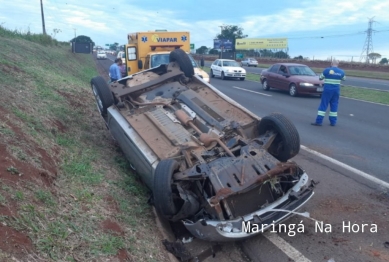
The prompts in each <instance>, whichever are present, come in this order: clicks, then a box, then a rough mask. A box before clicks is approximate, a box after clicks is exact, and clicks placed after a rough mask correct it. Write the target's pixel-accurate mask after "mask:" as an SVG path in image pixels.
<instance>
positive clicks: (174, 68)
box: [91, 49, 314, 241]
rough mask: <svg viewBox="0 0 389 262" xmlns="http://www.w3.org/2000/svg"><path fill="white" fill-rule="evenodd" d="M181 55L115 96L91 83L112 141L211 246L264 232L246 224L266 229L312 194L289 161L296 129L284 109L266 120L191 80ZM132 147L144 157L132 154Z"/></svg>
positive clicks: (114, 87)
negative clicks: (283, 112) (256, 230)
mask: <svg viewBox="0 0 389 262" xmlns="http://www.w3.org/2000/svg"><path fill="white" fill-rule="evenodd" d="M180 51H181V50H179V49H178V50H175V51H173V52H172V53H171V59H170V61H171V62H170V63H169V64H167V65H161V66H159V67H157V68H152V69H150V70H146V71H143V72H140V73H137V74H135V75H132V76H129V77H126V78H124V79H122V80H119V81H118V82H114V83H111V84H110V86H109V91H107V90H105V89H107V87H108V86H105V85H104V84H102V82H101V81H99V80H97V79H95V80H93V79H92V81H91V85H92V89H93V92H94V95H95V97H96V102H97V105H98V109H99V111H100V113H101V114H102V116H103V117H104V119H105V121H106V124H107V127H108V128H109V129H110V131H111V133H112V134H113V137H114V138H115V139H117V140H120V141H119V144H120V145H121V147H122V148H124V147H132V148H133V149H132V150H127V151H126V150H125V149H123V150H124V152H127V153H126V155H127V156H128V159H129V161H130V162H131V164H132V165H133V166H134V167H135V169H136V170H137V172H138V173H139V175H140V176H141V177H142V178H143V180H144V181H145V183H146V185H147V186H148V187H149V188H150V189H151V191H152V194H153V200H154V205H155V207H156V209H157V211H158V212H159V213H160V214H162V215H163V216H164V217H165V218H166V219H168V220H170V221H182V223H183V224H184V225H185V227H186V228H187V229H188V230H189V231H190V232H191V233H192V234H193V235H194V236H196V237H198V238H202V239H206V240H212V241H228V240H236V239H241V238H245V237H248V236H250V235H253V234H255V233H258V232H245V230H244V226H242V225H243V224H244V223H253V224H257V225H258V224H260V225H261V228H262V231H264V230H266V229H267V228H268V227H269V226H270V224H272V223H279V222H280V221H283V220H285V219H286V218H287V217H289V216H291V215H292V212H293V211H295V210H297V209H299V208H300V207H301V206H303V205H304V204H305V202H306V201H308V200H309V199H310V198H311V197H312V195H313V188H314V183H313V182H311V183H309V182H308V175H307V174H306V173H305V172H304V170H303V169H302V168H301V167H300V166H298V165H297V164H296V163H295V162H293V161H290V160H289V159H291V158H293V157H294V156H295V155H297V154H298V152H299V149H300V138H299V135H298V132H297V130H296V128H295V126H294V125H293V124H292V123H291V122H290V121H289V120H288V119H287V118H286V117H285V116H283V115H282V114H279V113H274V114H271V115H269V116H266V117H264V118H262V119H260V118H259V117H257V116H256V115H255V114H253V113H251V112H250V111H248V110H247V109H245V108H244V107H243V106H241V105H239V104H238V103H236V102H235V101H234V100H232V99H231V98H229V97H227V96H225V95H224V94H223V93H221V92H220V91H218V90H217V89H216V88H214V87H213V86H211V85H209V84H208V83H206V82H204V81H203V80H202V79H201V78H199V77H197V76H194V74H193V67H192V68H191V63H190V61H188V59H189V58H188V59H187V56H186V54H185V53H184V52H180ZM189 64H190V65H189ZM104 90H105V91H104ZM109 95H112V98H107V97H106V96H109ZM113 123H119V124H113ZM119 129H120V130H119ZM130 130H131V132H130ZM123 131H124V133H125V134H127V139H128V140H129V141H130V142H128V143H129V144H128V146H127V145H126V142H123V141H121V138H120V134H121V133H123ZM139 141H141V142H142V143H139ZM136 150H138V151H139V153H138V154H135V155H137V156H140V157H142V155H143V159H137V158H136V157H134V156H133V155H132V154H133V153H134V151H136ZM146 152H147V153H146ZM146 154H148V155H149V156H151V157H146ZM142 165H149V167H150V168H148V169H147V168H146V169H145V168H143V167H142ZM145 170H146V171H145ZM147 170H151V171H147Z"/></svg>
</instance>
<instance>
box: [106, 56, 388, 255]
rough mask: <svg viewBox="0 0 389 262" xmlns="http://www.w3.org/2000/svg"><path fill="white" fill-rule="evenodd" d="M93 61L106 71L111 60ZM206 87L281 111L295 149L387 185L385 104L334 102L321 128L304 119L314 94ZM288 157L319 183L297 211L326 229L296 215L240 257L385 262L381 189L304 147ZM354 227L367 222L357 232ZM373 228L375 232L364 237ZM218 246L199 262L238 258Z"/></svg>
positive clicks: (311, 111) (310, 114)
mask: <svg viewBox="0 0 389 262" xmlns="http://www.w3.org/2000/svg"><path fill="white" fill-rule="evenodd" d="M98 63H100V64H101V65H103V67H105V68H106V69H107V70H108V67H109V65H110V64H112V61H109V60H101V61H99V62H98ZM211 84H212V85H213V86H215V87H216V88H218V89H219V90H221V91H222V92H224V93H225V94H226V95H228V96H230V97H231V98H233V99H234V100H236V101H237V102H238V103H240V104H242V105H243V106H245V107H247V108H248V109H249V110H251V111H253V112H254V113H256V114H257V115H258V116H260V117H263V116H265V115H268V114H270V113H271V112H281V113H283V114H285V115H286V116H287V117H288V118H290V119H291V120H292V122H293V123H294V124H295V125H296V127H297V129H298V131H299V133H300V138H301V143H302V144H303V145H305V146H308V147H309V148H311V149H314V150H316V151H319V152H321V153H323V154H325V155H327V156H331V157H332V158H335V159H337V160H339V161H341V162H344V163H346V164H348V165H350V166H352V167H354V168H358V169H361V170H363V171H365V172H367V173H369V174H372V175H374V176H376V177H379V178H381V179H383V180H385V181H388V180H389V177H388V171H387V163H388V162H389V149H388V145H389V137H388V132H387V130H389V121H387V120H385V116H386V114H387V112H389V111H388V110H389V107H386V106H382V105H376V104H370V103H366V102H361V101H355V100H349V99H345V98H341V100H340V109H339V125H338V126H336V127H331V126H329V123H328V119H327V118H326V124H325V125H324V126H322V127H316V126H311V125H310V122H312V121H313V120H314V118H315V116H316V110H317V106H318V104H319V101H320V99H319V98H318V97H310V96H306V97H297V98H293V97H290V96H289V95H288V94H287V93H284V92H280V91H268V92H265V91H262V90H261V89H259V87H258V83H255V82H251V81H243V82H242V81H234V80H227V81H222V80H219V79H214V78H213V79H212V80H211ZM238 88H239V89H238ZM242 89H245V90H250V91H251V92H249V91H245V90H242ZM254 92H256V93H254ZM293 160H294V161H296V162H297V163H298V164H299V165H301V166H302V167H303V168H304V170H305V171H306V172H307V174H308V175H309V177H310V179H314V180H315V181H319V182H320V183H319V184H318V185H317V186H316V189H315V195H314V196H313V198H312V199H311V200H310V201H309V202H308V203H307V204H306V205H305V206H304V208H303V210H300V212H304V211H308V212H309V213H310V217H312V218H314V219H317V220H318V221H324V223H325V224H328V225H330V229H331V230H330V231H327V233H324V232H320V230H318V227H317V226H316V224H315V222H314V221H312V220H310V219H307V218H303V217H301V216H299V215H296V216H294V217H292V218H291V219H289V220H287V221H286V222H285V223H284V224H285V225H286V226H287V227H288V228H292V227H293V226H295V229H294V230H293V229H291V230H289V231H287V232H284V231H282V230H281V232H279V233H278V234H277V233H274V232H267V233H265V234H263V235H258V236H256V237H253V238H250V239H248V240H245V241H243V242H242V243H241V244H240V246H241V248H242V249H243V251H244V253H245V254H246V255H247V256H248V257H249V258H250V259H251V260H252V261H258V262H265V261H266V262H267V261H280V262H283V261H285V262H286V261H304V262H310V261H312V262H313V261H324V262H327V261H329V260H330V259H331V258H332V259H333V260H334V261H336V262H342V261H345V262H346V261H347V262H348V261H361V262H362V261H377V262H378V261H389V248H388V247H387V244H385V243H386V242H388V241H389V239H388V236H389V194H388V189H380V188H379V187H377V185H375V184H373V183H371V182H369V181H367V180H365V179H364V178H361V177H360V176H358V175H357V174H356V173H353V172H351V171H350V170H347V169H344V168H342V167H340V166H339V165H336V164H334V163H331V162H329V161H327V160H325V159H323V158H320V157H318V156H316V155H313V154H311V153H309V152H306V151H304V150H301V151H300V153H299V154H298V155H297V156H296V157H295V158H294V159H293ZM349 221H350V223H351V224H357V225H358V229H357V227H356V226H354V229H357V230H354V232H353V231H351V232H348V229H347V227H346V228H344V227H343V223H344V224H345V225H347V224H348V222H349ZM299 224H300V225H301V224H302V225H303V226H304V232H301V231H300V232H296V228H297V225H299ZM362 224H367V226H365V227H364V230H363V232H362ZM374 225H376V226H377V232H374V230H373V232H371V229H372V228H374ZM326 228H327V229H328V228H329V227H328V226H326ZM293 231H295V232H296V234H292V233H293ZM194 243H197V247H198V248H200V249H202V250H203V249H205V248H206V247H208V246H209V245H210V244H209V243H202V242H201V241H196V240H194ZM388 244H389V243H388ZM222 249H223V252H222V253H217V254H216V257H215V258H211V257H210V258H208V259H206V260H205V262H206V261H244V260H241V259H238V258H234V259H232V256H235V255H237V254H238V253H239V250H237V249H236V248H235V246H231V245H229V244H223V245H222ZM228 257H230V258H229V259H227V258H228Z"/></svg>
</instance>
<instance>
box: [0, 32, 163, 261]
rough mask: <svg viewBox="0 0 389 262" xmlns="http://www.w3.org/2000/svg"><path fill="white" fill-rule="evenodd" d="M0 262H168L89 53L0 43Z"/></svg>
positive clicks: (18, 41)
mask: <svg viewBox="0 0 389 262" xmlns="http://www.w3.org/2000/svg"><path fill="white" fill-rule="evenodd" d="M0 41H1V43H2V48H1V49H0V92H1V95H0V156H1V157H0V236H2V237H1V238H0V261H12V260H14V261H168V257H167V253H166V251H165V249H164V247H163V246H162V243H161V240H162V239H161V236H160V235H159V234H158V233H157V232H158V231H157V229H156V226H155V223H154V216H153V214H152V210H151V208H150V206H149V205H147V197H148V194H147V190H146V188H145V187H144V186H143V185H142V184H141V183H139V181H138V180H137V178H136V177H135V176H134V175H132V174H131V173H130V171H129V169H128V166H127V162H126V161H125V159H124V157H123V155H122V153H121V151H120V150H118V147H117V146H116V145H115V143H114V142H113V140H112V138H111V137H110V135H109V133H108V132H107V130H106V128H105V126H104V124H103V121H102V120H101V119H100V116H99V115H98V113H97V110H96V107H95V104H94V100H93V95H92V93H91V90H90V86H89V80H90V78H91V77H93V76H95V75H97V74H98V72H97V70H96V66H95V62H94V60H93V58H92V56H91V55H81V54H72V53H71V52H70V50H69V48H68V47H44V46H41V45H39V44H35V43H31V42H29V41H25V40H21V39H13V38H5V37H0Z"/></svg>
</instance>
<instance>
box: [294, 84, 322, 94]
mask: <svg viewBox="0 0 389 262" xmlns="http://www.w3.org/2000/svg"><path fill="white" fill-rule="evenodd" d="M297 92H298V93H299V94H321V93H323V87H319V86H309V87H306V86H300V87H299V89H298V90H297Z"/></svg>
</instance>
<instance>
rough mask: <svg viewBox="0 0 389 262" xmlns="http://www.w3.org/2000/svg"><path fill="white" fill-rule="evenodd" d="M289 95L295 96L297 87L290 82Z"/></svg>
mask: <svg viewBox="0 0 389 262" xmlns="http://www.w3.org/2000/svg"><path fill="white" fill-rule="evenodd" d="M289 95H291V96H297V87H296V85H295V84H291V85H290V87H289Z"/></svg>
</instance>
